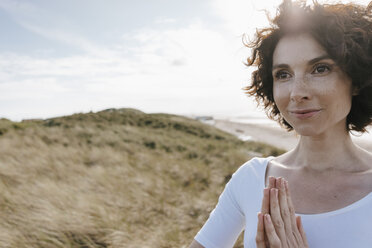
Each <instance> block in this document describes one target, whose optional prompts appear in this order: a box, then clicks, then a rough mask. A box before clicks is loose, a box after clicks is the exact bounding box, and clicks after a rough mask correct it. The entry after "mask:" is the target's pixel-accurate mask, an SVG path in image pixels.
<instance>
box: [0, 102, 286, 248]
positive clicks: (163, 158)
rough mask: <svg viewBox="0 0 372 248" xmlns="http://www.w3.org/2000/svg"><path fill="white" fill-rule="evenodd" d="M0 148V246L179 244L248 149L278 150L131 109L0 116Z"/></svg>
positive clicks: (207, 210) (190, 236)
mask: <svg viewBox="0 0 372 248" xmlns="http://www.w3.org/2000/svg"><path fill="white" fill-rule="evenodd" d="M0 147H1V149H0V192H1V194H0V247H4V248H5V247H20V248H22V247H186V246H187V245H188V244H189V243H190V242H191V240H192V239H193V236H194V235H195V234H196V232H197V231H198V230H199V228H200V227H201V226H202V225H203V223H204V222H205V220H206V219H207V218H208V215H209V213H210V211H211V210H212V209H213V207H214V205H215V204H216V202H217V199H218V196H219V194H220V193H221V191H222V190H223V187H224V185H225V184H226V182H227V181H228V180H229V178H230V177H231V174H232V173H233V172H234V171H235V170H236V169H237V168H238V167H239V166H240V165H241V164H242V163H243V162H245V161H246V160H248V159H249V158H250V154H252V152H255V153H260V154H262V155H263V156H267V155H271V154H274V155H276V154H279V153H280V152H282V151H280V150H277V149H276V148H273V147H270V146H267V145H264V144H258V143H252V142H242V141H239V140H238V139H236V138H235V137H234V136H232V135H230V134H227V133H225V132H222V131H220V130H217V129H215V128H213V127H211V126H208V125H205V124H202V123H199V122H197V121H195V120H192V119H187V118H184V117H180V116H175V115H167V114H144V113H142V112H140V111H137V110H133V109H118V110H114V109H110V110H105V111H101V112H98V113H88V114H75V115H72V116H67V117H60V118H53V119H48V120H32V121H31V120H30V121H23V122H18V123H15V122H11V121H8V120H5V119H2V120H0ZM241 244H242V242H241V238H240V240H239V242H238V244H237V245H236V247H242V245H241Z"/></svg>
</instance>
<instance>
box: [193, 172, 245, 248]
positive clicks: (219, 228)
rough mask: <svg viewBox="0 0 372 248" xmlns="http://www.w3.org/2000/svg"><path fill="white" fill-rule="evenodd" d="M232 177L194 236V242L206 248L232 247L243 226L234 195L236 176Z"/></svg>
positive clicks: (242, 216)
mask: <svg viewBox="0 0 372 248" xmlns="http://www.w3.org/2000/svg"><path fill="white" fill-rule="evenodd" d="M235 174H236V173H234V175H233V176H232V178H231V179H230V181H229V182H228V183H227V184H226V186H225V189H224V191H223V192H222V194H221V195H220V197H219V199H218V203H217V205H216V207H215V209H214V210H213V211H212V212H211V214H210V215H209V218H208V220H207V222H206V223H205V224H204V226H203V227H202V229H201V230H200V231H199V232H198V233H197V235H196V236H195V240H196V241H198V242H199V243H200V244H201V245H203V246H204V247H206V248H228V247H233V246H234V244H235V242H236V239H237V238H238V236H239V234H240V233H241V232H242V230H243V228H244V224H245V218H244V213H243V212H242V210H241V208H240V206H239V204H238V202H237V199H236V197H235V194H234V190H235V189H234V187H235V186H236V185H235V184H236V183H238V182H237V176H236V175H235Z"/></svg>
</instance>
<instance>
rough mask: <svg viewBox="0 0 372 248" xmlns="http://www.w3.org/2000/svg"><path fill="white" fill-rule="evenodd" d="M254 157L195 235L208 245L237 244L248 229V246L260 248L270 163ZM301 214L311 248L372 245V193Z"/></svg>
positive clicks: (219, 247)
mask: <svg viewBox="0 0 372 248" xmlns="http://www.w3.org/2000/svg"><path fill="white" fill-rule="evenodd" d="M273 158H274V157H268V158H253V159H252V160H250V161H248V162H246V163H245V164H243V165H242V166H241V167H240V168H239V169H238V170H237V171H236V172H235V173H234V174H233V176H232V178H231V180H230V181H229V182H228V183H227V184H226V186H225V189H224V191H223V192H222V194H221V195H220V197H219V200H218V203H217V205H216V207H215V209H214V210H213V211H212V212H211V214H210V216H209V219H208V220H207V222H206V223H205V224H204V226H203V227H202V229H201V230H200V231H199V232H198V234H197V235H196V236H195V240H196V241H198V242H199V243H200V244H201V245H203V246H204V247H206V248H225V247H233V246H234V243H235V242H236V239H237V238H238V236H239V234H240V233H241V232H242V231H243V230H245V231H244V247H245V248H247V247H248V248H252V247H256V242H255V237H256V232H257V213H258V212H259V211H260V210H261V203H262V197H263V189H264V188H265V172H266V167H267V163H268V162H269V160H271V159H273ZM297 215H300V216H301V219H302V223H303V226H304V229H305V233H306V237H307V240H308V242H309V247H310V248H322V247H327V248H333V247H337V248H351V247H352V248H367V247H368V248H371V247H372V192H371V193H370V194H368V195H367V196H365V197H364V198H362V199H360V200H358V201H356V202H354V203H352V204H351V205H349V206H346V207H344V208H341V209H338V210H335V211H330V212H326V213H320V214H297Z"/></svg>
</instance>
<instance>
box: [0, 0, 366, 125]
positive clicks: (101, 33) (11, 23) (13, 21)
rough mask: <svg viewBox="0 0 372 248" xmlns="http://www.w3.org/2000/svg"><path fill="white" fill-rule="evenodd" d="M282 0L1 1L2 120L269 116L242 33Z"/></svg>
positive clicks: (259, 25) (261, 23) (257, 24)
mask: <svg viewBox="0 0 372 248" xmlns="http://www.w3.org/2000/svg"><path fill="white" fill-rule="evenodd" d="M280 2H281V1H279V0H270V1H269V0H266V1H258V0H256V1H254V0H187V1H186V0H156V1H155V0H146V1H145V0H63V1H61V0H60V1H57V0H0V37H1V39H0V118H7V119H10V120H13V121H21V120H23V119H31V118H43V119H44V118H51V117H56V116H63V115H71V114H73V113H82V112H83V113H85V112H89V111H93V112H96V111H99V110H103V109H107V108H136V109H139V110H142V111H144V112H146V113H154V112H163V113H174V114H182V115H215V116H241V115H250V114H252V113H262V111H260V110H256V104H255V103H254V101H253V99H250V98H248V97H247V96H246V95H245V94H244V91H243V90H242V88H243V87H244V86H246V85H247V84H248V83H249V81H250V72H251V71H252V69H248V68H247V67H246V66H245V65H244V61H245V59H246V58H247V57H248V56H249V55H250V50H249V49H248V48H245V47H244V45H243V43H242V35H243V34H247V35H248V36H249V37H253V34H254V32H255V30H256V28H262V27H264V26H267V25H268V22H267V18H266V16H265V13H264V11H262V10H263V9H266V10H268V11H269V12H271V13H275V9H276V7H277V6H278V5H279V4H280ZM359 2H361V3H364V4H365V3H366V2H367V1H359Z"/></svg>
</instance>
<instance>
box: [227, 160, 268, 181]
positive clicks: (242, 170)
mask: <svg viewBox="0 0 372 248" xmlns="http://www.w3.org/2000/svg"><path fill="white" fill-rule="evenodd" d="M273 158H274V157H267V158H259V157H254V158H252V159H251V160H249V161H247V162H245V163H244V164H243V165H241V166H240V167H239V168H238V169H237V170H236V172H235V173H234V174H233V176H236V175H239V176H240V175H252V176H256V177H261V176H262V174H263V173H265V170H266V166H267V164H268V163H269V161H270V160H272V159H273Z"/></svg>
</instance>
